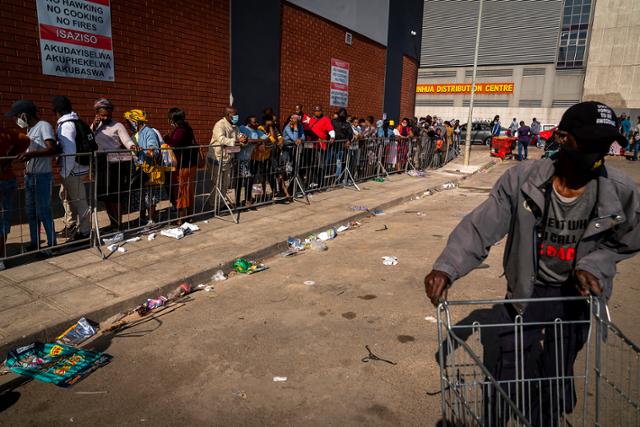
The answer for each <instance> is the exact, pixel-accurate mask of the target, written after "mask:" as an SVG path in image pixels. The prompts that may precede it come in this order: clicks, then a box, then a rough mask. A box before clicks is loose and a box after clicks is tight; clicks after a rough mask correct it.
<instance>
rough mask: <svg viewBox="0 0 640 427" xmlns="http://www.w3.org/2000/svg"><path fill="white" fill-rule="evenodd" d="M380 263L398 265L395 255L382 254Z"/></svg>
mask: <svg viewBox="0 0 640 427" xmlns="http://www.w3.org/2000/svg"><path fill="white" fill-rule="evenodd" d="M382 263H383V264H384V265H398V257H395V256H383V257H382Z"/></svg>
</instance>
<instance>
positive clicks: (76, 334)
mask: <svg viewBox="0 0 640 427" xmlns="http://www.w3.org/2000/svg"><path fill="white" fill-rule="evenodd" d="M97 330H98V324H97V323H95V322H92V321H90V320H87V319H85V318H84V317H81V318H80V320H78V321H77V322H76V323H74V324H73V325H71V326H70V327H69V328H68V329H67V330H66V331H64V332H63V333H61V334H60V336H58V338H56V341H57V342H58V343H59V344H67V345H79V344H80V343H82V342H83V341H85V340H87V339H88V338H91V337H92V336H94V335H95V334H96V332H97Z"/></svg>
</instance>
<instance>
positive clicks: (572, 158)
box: [558, 144, 604, 175]
mask: <svg viewBox="0 0 640 427" xmlns="http://www.w3.org/2000/svg"><path fill="white" fill-rule="evenodd" d="M558 155H559V159H558V160H559V162H560V163H561V164H566V165H571V166H570V167H571V168H572V169H573V170H574V171H575V172H576V173H578V174H580V175H588V174H591V173H593V172H594V171H595V170H597V169H598V168H599V167H600V166H602V165H603V163H604V160H603V158H602V157H603V156H602V155H601V154H598V153H584V152H582V151H580V150H577V149H575V148H569V147H567V146H565V145H564V144H563V145H560V151H559V153H558Z"/></svg>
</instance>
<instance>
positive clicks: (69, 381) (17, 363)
mask: <svg viewBox="0 0 640 427" xmlns="http://www.w3.org/2000/svg"><path fill="white" fill-rule="evenodd" d="M111 359H112V357H111V356H110V355H108V354H106V353H99V352H94V351H88V350H81V349H79V348H76V347H73V346H69V345H64V344H43V343H40V342H34V343H32V344H29V345H26V346H23V347H18V348H15V349H13V350H11V351H10V352H9V354H8V355H7V360H6V361H5V366H6V367H7V368H8V369H9V370H10V371H11V372H13V373H14V374H18V375H22V376H25V377H29V378H33V379H36V380H38V381H42V382H45V383H52V384H55V385H57V386H59V387H70V386H72V385H74V384H76V383H77V382H78V381H80V380H82V379H83V378H84V377H86V376H87V375H89V374H90V373H91V372H93V371H95V370H96V369H98V368H100V367H102V366H104V365H106V364H108V363H109V362H110V361H111Z"/></svg>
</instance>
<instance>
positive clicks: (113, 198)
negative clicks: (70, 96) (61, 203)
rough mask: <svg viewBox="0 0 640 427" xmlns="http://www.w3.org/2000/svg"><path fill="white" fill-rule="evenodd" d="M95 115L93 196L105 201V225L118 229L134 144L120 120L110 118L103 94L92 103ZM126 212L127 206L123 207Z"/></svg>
mask: <svg viewBox="0 0 640 427" xmlns="http://www.w3.org/2000/svg"><path fill="white" fill-rule="evenodd" d="M93 107H94V108H95V110H96V116H95V119H94V120H93V123H92V124H91V130H93V133H94V135H95V141H96V144H98V154H97V166H96V169H97V173H96V180H97V194H96V195H97V197H98V200H100V201H101V202H103V203H104V204H105V208H106V211H107V215H108V216H109V229H110V230H113V231H115V230H118V229H120V227H121V222H122V209H121V203H122V200H123V196H125V195H128V192H129V183H130V182H129V178H130V174H131V160H132V157H131V153H130V152H129V151H125V150H133V149H135V147H136V145H135V143H134V142H133V140H132V139H131V137H130V136H129V133H128V132H127V129H125V127H124V125H123V124H122V123H119V122H117V121H115V120H113V104H112V103H111V101H109V100H108V99H105V98H101V99H98V100H97V101H96V102H95V104H94V106H93ZM126 211H127V212H128V209H127V210H126Z"/></svg>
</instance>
